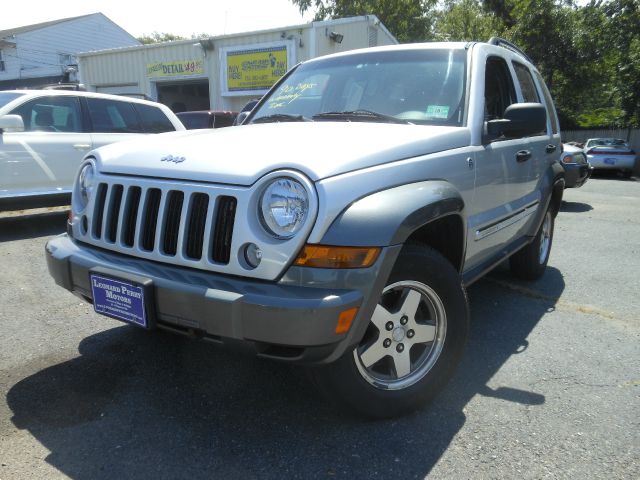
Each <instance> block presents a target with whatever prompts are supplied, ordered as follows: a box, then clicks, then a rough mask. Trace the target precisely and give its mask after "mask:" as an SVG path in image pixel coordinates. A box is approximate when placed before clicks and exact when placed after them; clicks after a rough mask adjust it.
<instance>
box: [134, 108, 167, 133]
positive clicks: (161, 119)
mask: <svg viewBox="0 0 640 480" xmlns="http://www.w3.org/2000/svg"><path fill="white" fill-rule="evenodd" d="M135 106H136V110H138V114H139V115H140V120H141V121H142V128H143V130H144V131H145V132H147V133H162V132H174V131H175V129H176V128H175V127H174V126H173V124H172V123H171V121H170V120H169V119H168V118H167V116H166V115H165V114H164V112H163V111H162V110H160V109H159V108H158V107H152V106H150V105H144V104H142V103H136V104H135Z"/></svg>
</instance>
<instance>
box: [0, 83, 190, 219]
mask: <svg viewBox="0 0 640 480" xmlns="http://www.w3.org/2000/svg"><path fill="white" fill-rule="evenodd" d="M175 130H184V126H183V125H182V123H181V122H180V120H179V119H178V118H177V117H176V116H175V115H174V114H173V112H171V110H169V108H167V107H166V106H164V105H161V104H159V103H155V102H149V101H145V100H138V99H133V98H128V97H120V96H115V95H104V94H99V93H89V92H72V91H60V90H13V91H3V92H0V208H16V207H25V206H43V205H52V204H56V203H57V204H59V203H61V202H62V203H64V202H68V201H69V199H70V194H71V189H72V184H73V180H74V178H75V175H76V172H77V170H78V166H79V165H80V162H81V161H82V158H83V157H84V156H85V155H86V154H87V152H88V151H90V150H93V149H94V148H97V147H101V146H103V145H107V144H109V143H114V142H119V141H122V140H126V139H129V138H133V137H135V136H139V135H143V134H149V133H161V132H169V131H175Z"/></svg>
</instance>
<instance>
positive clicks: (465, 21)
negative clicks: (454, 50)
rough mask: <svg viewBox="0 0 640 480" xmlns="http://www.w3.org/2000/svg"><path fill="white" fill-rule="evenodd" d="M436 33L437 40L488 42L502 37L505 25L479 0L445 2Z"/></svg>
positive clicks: (438, 14) (436, 25)
mask: <svg viewBox="0 0 640 480" xmlns="http://www.w3.org/2000/svg"><path fill="white" fill-rule="evenodd" d="M434 31H435V35H434V36H435V39H436V40H442V41H460V40H465V41H487V40H489V38H491V37H493V36H499V35H501V34H502V32H503V31H504V24H503V23H502V22H501V21H500V19H499V18H498V17H497V16H496V15H493V14H491V13H487V12H486V10H485V9H484V8H483V7H482V4H481V3H480V1H479V0H445V1H444V2H443V4H442V7H441V8H440V9H439V10H438V11H437V13H436V18H435V24H434Z"/></svg>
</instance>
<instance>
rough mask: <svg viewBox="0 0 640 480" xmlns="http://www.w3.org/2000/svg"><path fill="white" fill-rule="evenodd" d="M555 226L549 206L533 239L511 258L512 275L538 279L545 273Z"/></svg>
mask: <svg viewBox="0 0 640 480" xmlns="http://www.w3.org/2000/svg"><path fill="white" fill-rule="evenodd" d="M553 228H554V216H553V212H552V211H551V208H549V209H548V210H547V212H546V213H545V215H544V220H543V221H542V225H540V229H539V230H538V233H537V234H536V236H535V238H534V239H533V241H532V242H531V243H530V244H529V245H527V246H526V247H524V248H523V249H521V250H519V251H518V252H517V253H515V254H513V255H512V256H511V258H509V266H510V267H511V273H512V275H514V276H516V277H518V278H521V279H523V280H537V279H539V278H540V277H542V275H544V272H545V269H546V268H547V263H548V262H549V254H550V253H551V244H552V243H553Z"/></svg>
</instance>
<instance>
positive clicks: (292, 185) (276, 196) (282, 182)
mask: <svg viewBox="0 0 640 480" xmlns="http://www.w3.org/2000/svg"><path fill="white" fill-rule="evenodd" d="M308 213H309V194H308V193H307V190H306V189H305V188H304V186H303V185H302V184H301V183H300V182H298V181H296V180H294V179H293V178H285V177H282V178H277V179H276V180H274V181H272V182H271V183H270V184H269V185H268V186H267V188H266V189H265V190H264V193H263V194H262V199H261V200H260V214H261V219H262V224H263V225H264V227H265V229H266V230H267V232H268V233H270V234H272V235H273V236H275V237H276V238H282V239H286V238H291V237H293V236H294V235H295V234H296V233H298V231H299V230H300V228H302V225H304V222H305V220H306V218H307V215H308Z"/></svg>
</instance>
